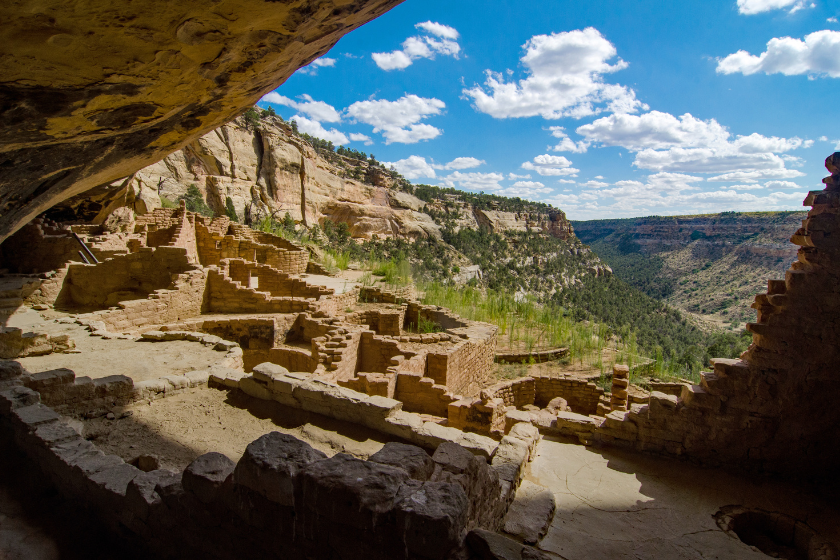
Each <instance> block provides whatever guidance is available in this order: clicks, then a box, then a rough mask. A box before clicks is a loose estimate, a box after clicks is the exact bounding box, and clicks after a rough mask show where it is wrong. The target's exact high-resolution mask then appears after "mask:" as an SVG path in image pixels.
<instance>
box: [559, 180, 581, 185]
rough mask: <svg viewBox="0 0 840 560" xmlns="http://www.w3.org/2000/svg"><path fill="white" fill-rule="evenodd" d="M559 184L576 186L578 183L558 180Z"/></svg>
mask: <svg viewBox="0 0 840 560" xmlns="http://www.w3.org/2000/svg"><path fill="white" fill-rule="evenodd" d="M557 182H558V183H561V184H564V185H574V184H576V183H577V181H572V180H571V179H557Z"/></svg>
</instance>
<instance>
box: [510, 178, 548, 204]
mask: <svg viewBox="0 0 840 560" xmlns="http://www.w3.org/2000/svg"><path fill="white" fill-rule="evenodd" d="M552 190H553V189H551V188H550V187H546V186H545V185H544V184H542V183H540V182H539V181H517V182H515V183H514V184H513V185H512V186H510V187H507V188H504V189H502V190H500V191H498V193H497V194H499V195H501V196H511V197H514V196H515V197H520V198H527V199H529V200H533V199H534V198H540V196H539V195H543V194H548V193H550V192H552Z"/></svg>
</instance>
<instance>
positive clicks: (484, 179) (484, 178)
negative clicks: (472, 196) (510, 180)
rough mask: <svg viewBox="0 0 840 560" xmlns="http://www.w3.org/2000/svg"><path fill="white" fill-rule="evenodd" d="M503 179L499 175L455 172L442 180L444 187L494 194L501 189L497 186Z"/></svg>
mask: <svg viewBox="0 0 840 560" xmlns="http://www.w3.org/2000/svg"><path fill="white" fill-rule="evenodd" d="M504 178H505V176H504V175H502V174H501V173H477V172H471V173H461V172H460V171H455V172H454V173H450V174H449V175H447V176H446V177H444V178H443V179H442V182H443V184H444V186H447V187H452V188H461V189H467V190H471V191H485V192H496V191H500V190H501V189H502V186H501V185H500V184H499V182H500V181H503V180H504Z"/></svg>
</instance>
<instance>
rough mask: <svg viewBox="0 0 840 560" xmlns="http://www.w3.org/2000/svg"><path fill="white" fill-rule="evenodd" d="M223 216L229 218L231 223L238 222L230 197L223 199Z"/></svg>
mask: <svg viewBox="0 0 840 560" xmlns="http://www.w3.org/2000/svg"><path fill="white" fill-rule="evenodd" d="M225 215H226V216H227V217H228V218H230V219H231V221H234V222H238V221H239V216H237V215H236V208H234V207H233V200H232V199H231V198H230V197H227V198H225Z"/></svg>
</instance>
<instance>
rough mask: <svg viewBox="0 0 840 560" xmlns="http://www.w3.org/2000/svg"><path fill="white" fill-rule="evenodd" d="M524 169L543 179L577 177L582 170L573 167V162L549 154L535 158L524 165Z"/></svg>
mask: <svg viewBox="0 0 840 560" xmlns="http://www.w3.org/2000/svg"><path fill="white" fill-rule="evenodd" d="M522 169H527V170H529V171H536V172H537V173H539V174H540V175H542V176H543V177H550V176H555V177H563V176H571V177H577V174H578V173H580V169H575V168H574V167H572V162H571V161H569V160H568V159H566V158H565V157H563V156H552V155H549V154H543V155H541V156H537V157H535V158H534V159H533V160H532V161H526V162H525V163H523V164H522Z"/></svg>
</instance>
